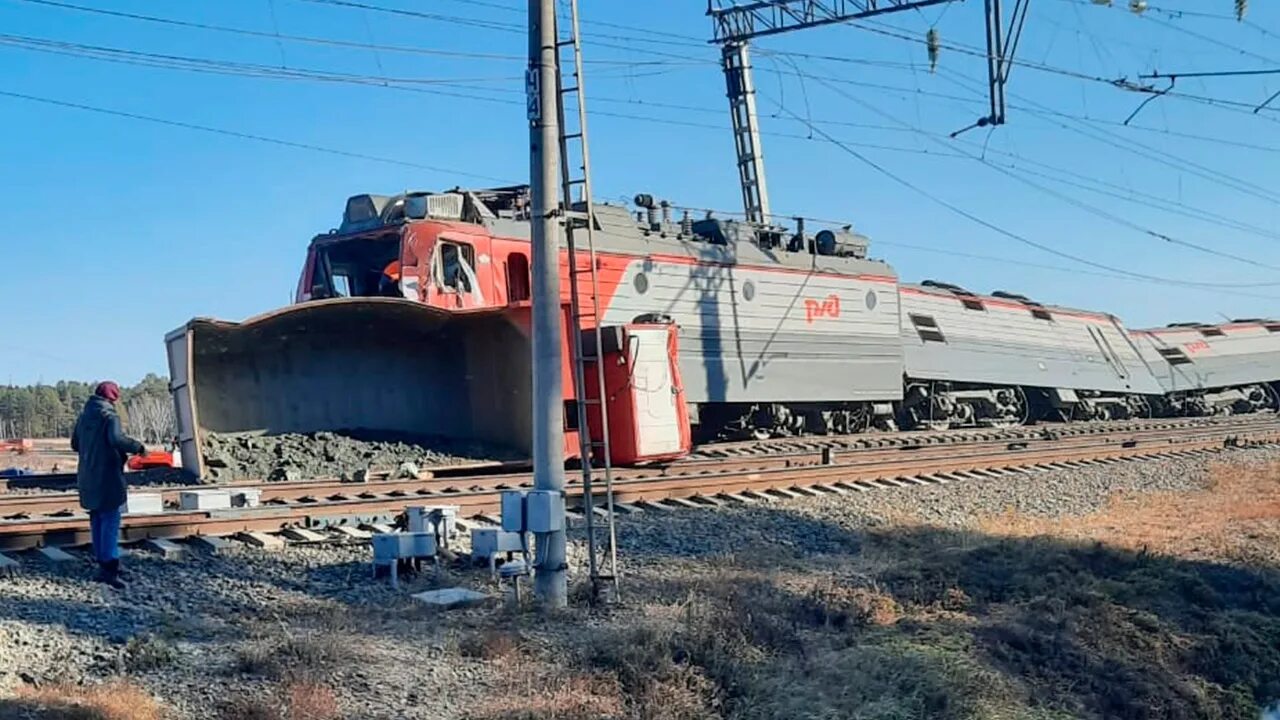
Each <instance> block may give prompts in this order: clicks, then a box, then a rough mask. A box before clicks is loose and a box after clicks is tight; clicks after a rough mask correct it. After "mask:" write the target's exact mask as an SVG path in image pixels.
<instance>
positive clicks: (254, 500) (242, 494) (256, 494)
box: [231, 488, 262, 507]
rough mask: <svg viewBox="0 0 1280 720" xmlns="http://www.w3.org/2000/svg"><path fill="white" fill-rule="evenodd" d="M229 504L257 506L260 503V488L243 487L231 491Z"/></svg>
mask: <svg viewBox="0 0 1280 720" xmlns="http://www.w3.org/2000/svg"><path fill="white" fill-rule="evenodd" d="M231 504H232V505H233V506H234V507H258V506H259V505H261V504H262V489H261V488H245V489H243V490H236V491H235V492H233V493H231Z"/></svg>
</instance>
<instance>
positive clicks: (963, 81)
mask: <svg viewBox="0 0 1280 720" xmlns="http://www.w3.org/2000/svg"><path fill="white" fill-rule="evenodd" d="M938 76H939V77H942V78H944V79H947V80H948V81H949V82H952V83H954V84H956V85H957V86H959V87H962V88H966V89H968V90H969V91H971V92H975V93H977V92H983V91H985V86H983V89H979V87H978V86H979V83H978V82H977V81H975V80H974V79H973V78H970V77H967V76H965V75H962V74H960V73H955V72H949V71H945V69H940V70H939V73H938ZM1010 96H1011V97H1013V98H1014V99H1016V100H1017V101H1018V102H1020V103H1021V104H1022V108H1023V111H1024V112H1027V113H1028V114H1030V115H1032V116H1035V117H1038V118H1039V119H1041V120H1042V121H1044V122H1046V123H1049V124H1051V125H1053V126H1055V127H1059V128H1061V129H1064V130H1067V131H1068V132H1071V133H1073V134H1077V135H1080V136H1082V137H1086V138H1089V139H1092V140H1094V141H1095V142H1100V143H1103V144H1105V145H1108V146H1110V147H1113V148H1116V149H1118V150H1121V151H1123V152H1126V153H1130V154H1132V155H1136V156H1138V157H1141V158H1144V159H1147V160H1150V161H1152V162H1155V163H1159V164H1161V165H1165V166H1168V167H1172V168H1174V169H1177V170H1181V171H1183V172H1186V173H1188V174H1191V175H1195V176H1197V177H1200V178H1203V179H1205V180H1209V181H1211V182H1215V183H1218V184H1221V185H1223V186H1225V187H1230V188H1232V189H1234V190H1237V191H1238V192H1241V193H1244V194H1246V195H1251V196H1253V197H1255V198H1258V199H1261V200H1266V201H1267V202H1271V203H1280V194H1276V193H1273V192H1272V191H1270V190H1269V189H1267V188H1265V187H1263V186H1261V185H1258V184H1257V183H1252V182H1249V181H1247V180H1242V179H1240V178H1237V177H1235V176H1232V175H1229V174H1227V173H1224V172H1222V171H1220V170H1215V169H1213V168H1211V167H1208V166H1206V165H1204V164H1202V163H1198V162H1195V161H1192V160H1187V159H1185V158H1180V157H1178V156H1176V155H1173V154H1172V153H1169V152H1167V151H1164V150H1161V149H1159V148H1154V147H1151V146H1150V145H1146V144H1143V143H1141V142H1138V141H1136V140H1133V139H1131V138H1126V137H1123V136H1121V135H1119V134H1117V133H1115V132H1111V131H1109V130H1106V129H1102V128H1088V127H1083V128H1082V127H1079V124H1080V123H1079V121H1075V120H1074V119H1073V118H1072V117H1071V116H1066V115H1063V114H1062V113H1060V112H1058V111H1057V110H1056V109H1055V108H1051V107H1048V106H1046V105H1044V104H1043V103H1039V102H1036V101H1034V100H1031V99H1030V98H1027V97H1025V96H1020V95H1016V94H1013V93H1011V94H1010ZM1072 122H1076V123H1077V124H1074V125H1073V124H1072Z"/></svg>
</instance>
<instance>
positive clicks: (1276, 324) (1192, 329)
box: [1134, 318, 1280, 335]
mask: <svg viewBox="0 0 1280 720" xmlns="http://www.w3.org/2000/svg"><path fill="white" fill-rule="evenodd" d="M1242 328H1263V329H1265V330H1267V331H1269V332H1280V320H1270V319H1267V318H1239V319H1235V320H1232V321H1230V322H1224V323H1217V324H1210V323H1199V322H1181V323H1169V324H1168V325H1166V326H1164V327H1160V328H1146V329H1144V330H1134V332H1135V333H1143V334H1145V335H1175V334H1178V333H1197V334H1200V335H1204V334H1206V333H1209V334H1210V335H1213V334H1217V333H1221V332H1224V331H1226V330H1238V329H1242Z"/></svg>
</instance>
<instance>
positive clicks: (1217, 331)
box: [1200, 327, 1226, 337]
mask: <svg viewBox="0 0 1280 720" xmlns="http://www.w3.org/2000/svg"><path fill="white" fill-rule="evenodd" d="M1200 334H1201V335H1203V336H1205V337H1222V336H1223V335H1226V333H1225V332H1223V331H1222V329H1221V328H1215V327H1211V328H1200Z"/></svg>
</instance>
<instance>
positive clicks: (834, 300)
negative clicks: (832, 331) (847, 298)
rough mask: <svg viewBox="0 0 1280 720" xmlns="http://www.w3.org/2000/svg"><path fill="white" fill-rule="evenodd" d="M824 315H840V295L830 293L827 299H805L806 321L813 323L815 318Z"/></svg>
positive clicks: (833, 316)
mask: <svg viewBox="0 0 1280 720" xmlns="http://www.w3.org/2000/svg"><path fill="white" fill-rule="evenodd" d="M822 317H829V318H838V317H840V297H839V296H838V295H834V294H833V295H828V296H827V298H826V299H825V300H813V299H811V298H806V299H805V301H804V321H805V322H806V323H808V324H810V325H812V324H813V321H814V320H816V319H817V318H822Z"/></svg>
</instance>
